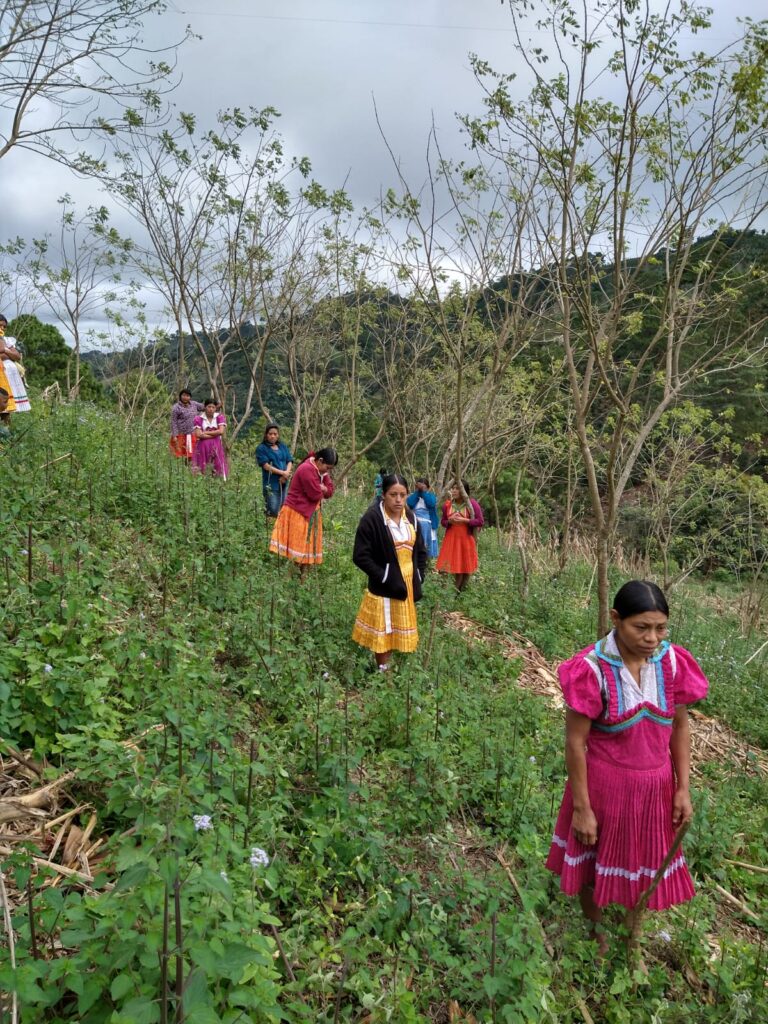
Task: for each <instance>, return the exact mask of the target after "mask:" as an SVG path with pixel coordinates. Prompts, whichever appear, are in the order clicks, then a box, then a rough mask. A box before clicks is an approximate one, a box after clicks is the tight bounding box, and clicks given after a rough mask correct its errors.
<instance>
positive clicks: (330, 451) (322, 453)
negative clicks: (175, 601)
mask: <svg viewBox="0 0 768 1024" xmlns="http://www.w3.org/2000/svg"><path fill="white" fill-rule="evenodd" d="M315 458H316V459H322V460H323V462H324V463H325V464H326V466H335V465H336V463H337V462H338V461H339V456H338V455H337V454H336V449H335V448H320V449H319V450H318V451H316V452H315Z"/></svg>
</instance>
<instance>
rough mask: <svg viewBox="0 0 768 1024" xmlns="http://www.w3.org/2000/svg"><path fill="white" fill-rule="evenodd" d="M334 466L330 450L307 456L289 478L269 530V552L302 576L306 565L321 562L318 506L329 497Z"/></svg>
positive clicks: (320, 512) (320, 521)
mask: <svg viewBox="0 0 768 1024" xmlns="http://www.w3.org/2000/svg"><path fill="white" fill-rule="evenodd" d="M337 462H338V455H337V454H336V452H335V451H334V450H333V448H321V449H320V450H319V451H318V452H317V453H315V452H310V453H309V455H308V456H307V458H306V459H305V460H304V461H303V462H302V463H300V465H299V467H298V469H297V470H296V472H295V473H294V474H293V479H292V480H291V486H290V487H289V488H288V494H287V495H286V498H285V502H284V504H283V507H282V508H281V509H280V514H279V515H278V517H277V521H276V522H275V526H274V529H273V530H272V537H271V539H270V542H269V550H270V551H272V552H273V553H274V554H276V555H280V556H281V557H283V558H289V559H290V560H291V561H292V562H295V563H296V565H298V566H299V571H300V573H301V574H302V576H303V575H304V572H305V570H306V568H307V566H308V565H320V563H321V562H322V560H323V516H322V510H321V506H322V503H323V501H324V500H327V499H328V498H330V497H332V496H333V479H332V477H331V472H330V471H331V469H332V468H333V467H334V466H335V465H336V463H337Z"/></svg>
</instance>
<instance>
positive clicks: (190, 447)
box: [170, 434, 197, 459]
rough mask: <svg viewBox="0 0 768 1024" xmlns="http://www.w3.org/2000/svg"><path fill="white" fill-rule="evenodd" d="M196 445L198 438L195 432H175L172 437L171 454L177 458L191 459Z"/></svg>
mask: <svg viewBox="0 0 768 1024" xmlns="http://www.w3.org/2000/svg"><path fill="white" fill-rule="evenodd" d="M196 447H197V438H196V437H195V435H194V434H174V435H173V436H172V437H171V444H170V448H171V455H175V456H176V458H177V459H191V458H192V456H193V455H194V454H195V448H196Z"/></svg>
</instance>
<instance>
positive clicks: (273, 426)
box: [262, 423, 280, 442]
mask: <svg viewBox="0 0 768 1024" xmlns="http://www.w3.org/2000/svg"><path fill="white" fill-rule="evenodd" d="M270 430H276V431H277V436H278V437H280V427H279V426H278V425H277V423H268V424H267V425H266V427H264V437H263V438H262V441H263V442H266V440H267V434H268V433H269V432H270Z"/></svg>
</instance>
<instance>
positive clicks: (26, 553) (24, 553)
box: [21, 548, 29, 555]
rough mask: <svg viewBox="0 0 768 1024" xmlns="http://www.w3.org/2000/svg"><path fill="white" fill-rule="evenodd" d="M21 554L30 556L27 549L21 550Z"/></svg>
mask: <svg viewBox="0 0 768 1024" xmlns="http://www.w3.org/2000/svg"><path fill="white" fill-rule="evenodd" d="M21 553H22V555H28V554H29V552H28V551H27V549H26V548H22V549H21Z"/></svg>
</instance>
